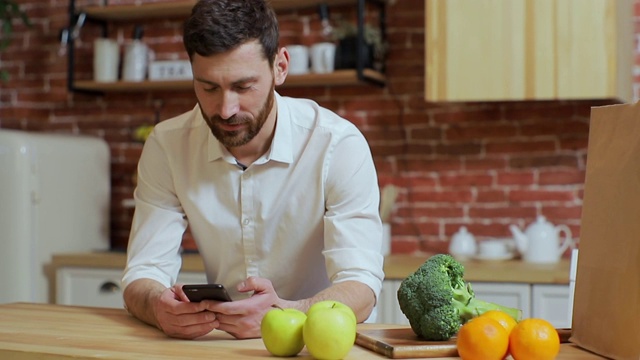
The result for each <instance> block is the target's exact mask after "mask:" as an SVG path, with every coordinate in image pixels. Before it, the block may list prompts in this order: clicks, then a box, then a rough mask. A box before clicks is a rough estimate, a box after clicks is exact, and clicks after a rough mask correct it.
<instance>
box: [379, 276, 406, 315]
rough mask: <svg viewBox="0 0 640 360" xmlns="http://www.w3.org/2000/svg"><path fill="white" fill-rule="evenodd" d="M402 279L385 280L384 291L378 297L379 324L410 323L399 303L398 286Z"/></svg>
mask: <svg viewBox="0 0 640 360" xmlns="http://www.w3.org/2000/svg"><path fill="white" fill-rule="evenodd" d="M400 283H402V280H385V281H384V282H383V283H382V291H381V292H380V297H379V298H378V306H377V308H378V318H377V320H376V323H379V324H406V325H408V324H409V320H407V317H406V316H404V314H403V313H402V310H400V305H398V295H397V294H398V288H399V287H400Z"/></svg>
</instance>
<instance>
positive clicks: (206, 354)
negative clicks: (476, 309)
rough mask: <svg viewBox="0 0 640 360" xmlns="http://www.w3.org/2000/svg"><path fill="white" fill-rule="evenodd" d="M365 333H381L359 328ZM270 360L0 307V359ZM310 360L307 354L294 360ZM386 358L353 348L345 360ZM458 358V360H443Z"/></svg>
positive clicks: (68, 309)
mask: <svg viewBox="0 0 640 360" xmlns="http://www.w3.org/2000/svg"><path fill="white" fill-rule="evenodd" d="M358 327H359V329H360V330H363V329H384V328H388V327H394V328H397V327H398V326H395V325H394V326H387V325H378V324H360V325H358ZM261 358H273V356H271V355H270V354H269V353H268V352H267V350H266V349H265V347H264V345H263V343H262V340H260V339H250V340H235V339H233V338H232V337H231V336H229V335H228V334H226V333H224V332H221V331H217V330H214V331H212V332H211V333H209V334H208V335H205V336H203V337H201V338H199V339H197V340H179V339H172V338H168V337H166V336H165V335H164V334H163V333H162V332H160V330H158V329H156V328H155V327H152V326H148V325H145V324H143V323H141V322H139V321H138V320H136V319H134V318H133V317H131V316H130V315H129V314H127V312H126V311H125V310H123V309H105V308H93V307H73V306H63V305H51V304H29V303H13V304H3V305H0V359H20V360H29V359H34V360H35V359H37V360H64V359H74V360H79V359H111V360H134V359H135V360H138V359H166V360H169V359H230V360H232V359H261ZM297 358H302V359H311V357H310V356H309V354H308V352H307V351H306V349H304V350H303V351H302V353H301V354H300V355H299V356H298V357H297ZM345 359H346V360H359V359H386V357H383V356H381V355H378V354H376V353H373V352H371V351H369V350H366V349H364V348H362V347H360V346H357V345H356V346H354V347H353V348H352V349H351V351H350V353H349V354H348V355H347V357H346V358H345ZM442 359H457V358H442ZM557 359H559V360H562V359H576V360H577V359H602V357H599V356H597V355H594V354H591V353H589V352H586V351H584V350H582V349H580V348H579V347H577V346H575V345H573V344H562V346H561V349H560V354H559V355H558V357H557Z"/></svg>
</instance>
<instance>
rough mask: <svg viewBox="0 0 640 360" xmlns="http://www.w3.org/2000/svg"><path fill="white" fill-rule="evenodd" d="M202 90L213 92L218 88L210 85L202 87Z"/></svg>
mask: <svg viewBox="0 0 640 360" xmlns="http://www.w3.org/2000/svg"><path fill="white" fill-rule="evenodd" d="M202 90H204V91H205V92H214V91H216V90H218V88H217V87H210V88H202Z"/></svg>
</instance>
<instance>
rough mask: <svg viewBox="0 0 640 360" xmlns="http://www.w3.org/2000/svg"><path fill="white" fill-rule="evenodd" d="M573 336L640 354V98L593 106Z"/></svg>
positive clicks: (626, 355)
mask: <svg viewBox="0 0 640 360" xmlns="http://www.w3.org/2000/svg"><path fill="white" fill-rule="evenodd" d="M580 233H581V237H580V246H579V256H578V271H577V274H576V284H575V297H574V304H573V325H572V327H573V335H572V337H571V339H570V341H571V342H573V343H575V344H577V345H579V346H580V347H583V348H585V349H587V350H590V351H593V352H595V353H597V354H599V355H602V356H606V357H610V358H612V359H640V103H636V104H627V105H612V106H603V107H594V108H592V109H591V123H590V128H589V146H588V152H587V172H586V180H585V190H584V203H583V209H582V224H581V230H580Z"/></svg>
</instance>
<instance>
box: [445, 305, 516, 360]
mask: <svg viewBox="0 0 640 360" xmlns="http://www.w3.org/2000/svg"><path fill="white" fill-rule="evenodd" d="M456 345H457V347H458V355H459V356H460V357H461V358H462V359H463V360H502V359H504V357H505V356H506V355H507V350H508V349H509V333H508V332H507V330H505V328H504V327H502V325H501V324H500V323H499V322H498V321H496V320H494V319H492V318H491V317H488V316H487V317H482V316H480V317H477V318H474V319H471V320H470V321H469V322H467V323H466V324H464V325H462V327H461V328H460V331H458V338H457V340H456Z"/></svg>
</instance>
